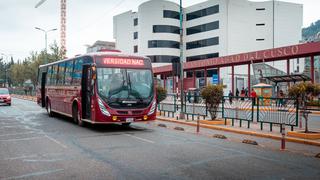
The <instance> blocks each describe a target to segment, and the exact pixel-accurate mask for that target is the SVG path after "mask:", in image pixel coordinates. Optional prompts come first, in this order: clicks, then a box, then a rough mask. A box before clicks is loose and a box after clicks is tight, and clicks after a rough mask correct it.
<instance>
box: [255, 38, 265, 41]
mask: <svg viewBox="0 0 320 180" xmlns="http://www.w3.org/2000/svg"><path fill="white" fill-rule="evenodd" d="M256 41H264V39H263V38H260V39H256Z"/></svg>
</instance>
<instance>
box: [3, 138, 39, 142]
mask: <svg viewBox="0 0 320 180" xmlns="http://www.w3.org/2000/svg"><path fill="white" fill-rule="evenodd" d="M41 138H43V137H31V138H17V139H1V140H0V142H11V141H29V140H34V139H41Z"/></svg>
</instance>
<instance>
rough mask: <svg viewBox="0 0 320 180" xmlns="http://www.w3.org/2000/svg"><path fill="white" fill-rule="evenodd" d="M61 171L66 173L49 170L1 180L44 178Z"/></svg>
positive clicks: (58, 170)
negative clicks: (43, 176)
mask: <svg viewBox="0 0 320 180" xmlns="http://www.w3.org/2000/svg"><path fill="white" fill-rule="evenodd" d="M60 171H64V169H53V170H49V171H39V172H34V173H29V174H24V175H21V176H11V177H7V178H3V179H1V180H10V179H22V178H29V177H33V176H42V175H46V174H51V173H56V172H60Z"/></svg>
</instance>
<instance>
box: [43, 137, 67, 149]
mask: <svg viewBox="0 0 320 180" xmlns="http://www.w3.org/2000/svg"><path fill="white" fill-rule="evenodd" d="M45 137H47V138H48V139H50V140H51V141H53V142H55V143H57V144H58V145H60V146H61V147H63V148H65V149H68V147H67V146H66V145H64V144H63V143H61V142H59V141H57V140H55V139H53V138H52V137H50V136H48V135H45Z"/></svg>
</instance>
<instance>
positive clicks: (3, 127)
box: [0, 124, 23, 129]
mask: <svg viewBox="0 0 320 180" xmlns="http://www.w3.org/2000/svg"><path fill="white" fill-rule="evenodd" d="M19 126H20V127H21V126H23V125H22V124H19V125H16V126H1V127H0V129H5V128H15V127H19Z"/></svg>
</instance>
